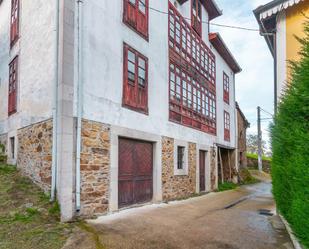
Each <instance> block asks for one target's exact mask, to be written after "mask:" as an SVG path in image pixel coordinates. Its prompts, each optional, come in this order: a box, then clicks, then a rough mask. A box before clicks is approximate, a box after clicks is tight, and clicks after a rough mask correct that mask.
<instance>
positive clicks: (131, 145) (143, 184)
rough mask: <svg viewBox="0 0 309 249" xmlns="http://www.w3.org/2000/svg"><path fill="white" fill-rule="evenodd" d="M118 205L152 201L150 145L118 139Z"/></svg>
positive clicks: (151, 149) (151, 151)
mask: <svg viewBox="0 0 309 249" xmlns="http://www.w3.org/2000/svg"><path fill="white" fill-rule="evenodd" d="M118 157H119V174H118V205H119V207H120V208H121V207H125V206H130V205H133V204H137V203H143V202H148V201H151V200H152V194H153V170H152V169H153V147H152V143H149V142H143V141H137V140H131V139H124V138H121V139H119V155H118Z"/></svg>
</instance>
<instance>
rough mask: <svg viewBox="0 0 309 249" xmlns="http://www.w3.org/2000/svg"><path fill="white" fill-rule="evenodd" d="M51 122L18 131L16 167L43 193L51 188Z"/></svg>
mask: <svg viewBox="0 0 309 249" xmlns="http://www.w3.org/2000/svg"><path fill="white" fill-rule="evenodd" d="M52 134H53V124H52V120H51V119H49V120H47V121H43V122H40V123H37V124H34V125H31V126H27V127H25V128H22V129H20V130H18V132H17V137H18V150H17V167H18V168H20V169H21V171H22V173H23V174H25V175H26V176H28V177H30V179H32V181H33V182H34V183H36V184H37V185H38V186H40V187H41V188H42V189H43V190H44V191H45V192H48V191H49V190H50V186H51V165H52Z"/></svg>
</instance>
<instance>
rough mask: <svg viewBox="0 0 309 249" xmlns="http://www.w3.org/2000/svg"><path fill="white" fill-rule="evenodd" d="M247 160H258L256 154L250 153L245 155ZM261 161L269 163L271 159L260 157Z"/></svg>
mask: <svg viewBox="0 0 309 249" xmlns="http://www.w3.org/2000/svg"><path fill="white" fill-rule="evenodd" d="M247 158H252V159H256V160H257V159H258V155H257V154H251V153H247ZM262 159H263V161H269V162H271V158H270V157H267V156H262Z"/></svg>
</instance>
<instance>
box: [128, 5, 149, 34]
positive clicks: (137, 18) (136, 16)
mask: <svg viewBox="0 0 309 249" xmlns="http://www.w3.org/2000/svg"><path fill="white" fill-rule="evenodd" d="M140 4H142V1H141V0H135V4H133V3H131V2H130V0H124V13H123V22H124V23H126V24H128V25H129V26H130V27H131V28H133V29H134V30H136V31H137V32H138V33H139V34H141V35H142V36H143V37H144V38H146V39H147V38H148V0H145V11H142V10H141V9H140V7H139V6H140Z"/></svg>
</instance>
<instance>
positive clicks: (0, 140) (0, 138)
mask: <svg viewBox="0 0 309 249" xmlns="http://www.w3.org/2000/svg"><path fill="white" fill-rule="evenodd" d="M7 142H8V135H7V134H1V135H0V144H3V145H4V146H5V151H1V148H0V154H1V152H4V153H5V154H6V153H7V148H8V145H7Z"/></svg>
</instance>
